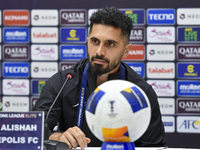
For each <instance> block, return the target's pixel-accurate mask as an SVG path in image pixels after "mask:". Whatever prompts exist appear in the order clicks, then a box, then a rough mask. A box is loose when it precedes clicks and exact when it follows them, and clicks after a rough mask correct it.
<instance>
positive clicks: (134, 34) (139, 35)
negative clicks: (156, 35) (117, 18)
mask: <svg viewBox="0 0 200 150" xmlns="http://www.w3.org/2000/svg"><path fill="white" fill-rule="evenodd" d="M129 41H130V42H132V43H137V42H139V43H140V42H141V43H143V42H145V31H144V28H143V27H140V28H137V27H134V28H133V29H132V30H131V35H130V39H129Z"/></svg>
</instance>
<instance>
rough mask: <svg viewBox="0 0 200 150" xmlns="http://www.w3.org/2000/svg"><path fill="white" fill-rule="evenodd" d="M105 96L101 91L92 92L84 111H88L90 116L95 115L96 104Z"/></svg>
mask: <svg viewBox="0 0 200 150" xmlns="http://www.w3.org/2000/svg"><path fill="white" fill-rule="evenodd" d="M104 94H105V92H103V91H101V90H100V91H98V92H96V93H95V92H93V93H92V94H91V95H90V97H89V99H88V102H87V106H86V110H88V111H89V112H91V113H92V114H95V110H96V107H97V104H98V103H99V100H100V99H101V97H102V96H103V95H104Z"/></svg>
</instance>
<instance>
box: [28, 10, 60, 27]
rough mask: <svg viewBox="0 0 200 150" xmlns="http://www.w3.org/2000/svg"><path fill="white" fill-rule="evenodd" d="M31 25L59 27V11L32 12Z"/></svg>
mask: <svg viewBox="0 0 200 150" xmlns="http://www.w3.org/2000/svg"><path fill="white" fill-rule="evenodd" d="M31 24H32V25H34V26H57V25H58V10H56V9H51V10H50V9H49V10H41V9H40V10H35V9H33V10H31Z"/></svg>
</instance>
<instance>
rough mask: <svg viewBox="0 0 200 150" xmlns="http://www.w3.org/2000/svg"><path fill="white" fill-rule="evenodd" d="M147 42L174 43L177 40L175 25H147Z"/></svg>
mask: <svg viewBox="0 0 200 150" xmlns="http://www.w3.org/2000/svg"><path fill="white" fill-rule="evenodd" d="M147 42H149V43H173V42H175V28H174V27H147Z"/></svg>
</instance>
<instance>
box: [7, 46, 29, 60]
mask: <svg viewBox="0 0 200 150" xmlns="http://www.w3.org/2000/svg"><path fill="white" fill-rule="evenodd" d="M29 55H30V54H29V46H28V45H4V46H3V59H4V60H29Z"/></svg>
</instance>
